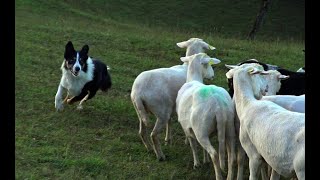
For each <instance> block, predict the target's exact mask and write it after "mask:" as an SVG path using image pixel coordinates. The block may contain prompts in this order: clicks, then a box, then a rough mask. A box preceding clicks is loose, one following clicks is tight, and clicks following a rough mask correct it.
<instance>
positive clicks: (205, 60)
mask: <svg viewBox="0 0 320 180" xmlns="http://www.w3.org/2000/svg"><path fill="white" fill-rule="evenodd" d="M200 62H201V64H209V65H210V66H211V65H213V64H219V63H220V62H221V61H220V60H219V59H216V58H209V57H206V58H202V59H201V61H200Z"/></svg>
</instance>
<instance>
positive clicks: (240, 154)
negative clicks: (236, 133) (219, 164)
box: [237, 142, 247, 180]
mask: <svg viewBox="0 0 320 180" xmlns="http://www.w3.org/2000/svg"><path fill="white" fill-rule="evenodd" d="M246 158H247V156H246V152H245V151H244V149H243V148H242V146H241V144H240V142H239V144H238V152H237V164H238V172H237V180H243V170H244V168H243V166H244V163H245V159H246Z"/></svg>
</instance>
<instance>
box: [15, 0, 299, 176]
mask: <svg viewBox="0 0 320 180" xmlns="http://www.w3.org/2000/svg"><path fill="white" fill-rule="evenodd" d="M135 2H138V3H135ZM219 2H220V4H218V3H219ZM221 2H222V1H215V3H217V4H215V6H211V4H206V3H205V2H203V3H197V4H194V3H193V1H190V2H187V3H186V2H185V3H182V2H179V1H176V2H174V3H173V2H171V1H161V2H157V4H155V2H151V1H150V2H147V1H124V0H121V1H119V0H118V1H111V0H108V1H102V0H101V1H98V0H97V1H94V2H90V3H89V2H87V1H83V0H80V1H72V0H66V1H54V0H47V1H38V0H16V17H15V19H16V42H15V43H16V49H15V55H16V60H15V68H16V69H15V70H16V71H15V76H16V82H15V86H16V90H15V97H16V105H15V108H16V109H15V110H16V111H15V117H16V119H15V123H16V128H15V140H16V151H15V155H16V156H15V160H16V162H15V164H16V165H15V166H16V178H17V179H129V178H130V179H212V178H214V173H213V168H212V166H211V165H208V166H204V167H202V168H201V169H198V170H193V169H192V166H193V158H192V155H191V150H190V148H189V146H187V145H184V135H183V132H182V128H181V127H180V125H179V124H178V122H177V120H176V118H175V119H174V122H173V136H174V142H173V145H172V146H164V143H163V144H162V145H163V146H162V148H163V151H164V153H165V154H166V155H167V156H168V159H167V161H165V162H157V161H156V158H155V155H154V153H148V152H147V151H146V149H145V147H144V146H143V144H142V142H141V140H140V138H139V136H138V119H137V116H136V113H135V111H134V108H133V106H132V103H131V101H130V90H131V86H132V83H133V81H134V79H135V77H136V76H137V75H138V74H139V73H140V72H142V71H144V70H149V69H154V68H159V67H170V66H173V65H176V64H181V62H180V60H179V57H180V56H183V55H184V54H185V50H184V49H180V48H178V47H177V46H176V45H175V44H176V43H177V42H180V41H184V40H187V39H189V38H190V37H200V38H203V39H204V40H205V41H206V42H208V43H209V44H211V45H213V46H215V47H216V48H217V50H216V51H214V52H208V54H209V55H211V56H214V57H217V58H219V59H221V60H222V63H221V64H218V65H217V67H216V68H215V74H216V75H215V79H214V80H212V81H206V83H208V84H209V83H213V84H216V85H219V86H222V87H227V84H226V78H225V73H226V71H227V70H226V69H225V68H224V64H235V63H238V62H239V61H242V60H245V59H248V58H256V59H259V60H261V61H263V62H266V63H270V64H277V65H279V66H282V67H286V68H288V69H291V70H296V69H298V68H299V67H301V66H303V65H304V54H303V52H302V49H304V42H303V40H297V41H281V39H282V36H281V38H280V40H278V41H274V42H267V41H259V40H257V41H254V42H250V41H246V40H241V36H239V34H237V33H235V32H234V31H235V30H239V33H240V34H241V33H244V32H246V30H245V29H246V28H244V27H245V26H247V25H243V27H242V28H241V26H234V27H232V28H230V29H229V28H228V30H225V29H223V28H222V30H221V28H220V33H218V34H217V35H216V32H214V31H212V28H209V27H214V26H215V25H214V24H210V25H208V26H204V25H207V23H208V22H209V20H210V19H211V20H212V22H218V21H219V22H223V18H216V16H218V15H219V16H221V12H220V11H217V9H222V8H221V7H220V6H218V5H223V4H222V3H221ZM230 2H234V3H230V6H228V7H230V8H231V7H232V6H235V8H236V4H237V3H238V4H240V5H241V4H242V5H243V3H244V2H242V1H230ZM275 2H276V1H275ZM184 4H188V5H190V6H191V5H192V6H193V8H189V9H188V7H185V6H184ZM253 4H254V3H253ZM253 4H249V3H248V4H247V7H251V6H252V7H254V5H253ZM278 4H280V2H278ZM209 5H210V6H209ZM190 6H189V7H190ZM279 8H280V7H279ZM225 9H226V10H225V13H227V12H229V11H230V13H231V12H233V13H235V12H236V11H235V10H234V9H233V10H231V9H228V8H225ZM227 9H228V10H227ZM164 12H166V13H164ZM186 12H187V13H186ZM201 12H203V13H201ZM217 12H219V13H220V14H218V13H217ZM288 12H289V11H288ZM238 13H239V14H241V13H240V12H238ZM242 13H249V12H248V11H244V12H242ZM251 13H252V14H253V15H254V14H255V13H256V9H255V10H254V11H253V12H251ZM198 15H199V16H198ZM224 17H225V18H226V19H225V22H228V21H229V20H230V19H232V18H235V17H237V18H240V16H239V15H238V14H233V15H232V14H228V15H225V16H224ZM281 17H282V18H283V16H281ZM186 18H187V19H189V20H188V21H187V20H186ZM228 18H229V19H228ZM243 18H245V17H243ZM246 18H248V17H246ZM290 18H292V17H290ZM178 19H179V21H178ZM215 19H216V20H215ZM218 19H220V20H218ZM248 19H250V18H248ZM211 20H210V21H211ZM246 20H247V19H245V20H243V21H245V22H246ZM296 20H297V21H298V20H299V18H297V19H296ZM227 24H229V23H226V25H225V27H227V26H228V27H229V26H230V27H231V26H232V25H231V23H230V24H229V25H227ZM239 24H240V23H239ZM249 24H251V23H249ZM266 24H267V23H266ZM276 24H278V23H276ZM300 26H301V24H299V23H297V24H296V27H300ZM198 27H199V28H198ZM197 28H198V29H197ZM286 28H289V26H286ZM218 29H219V28H218ZM290 29H291V28H290ZM302 29H304V28H303V27H302ZM266 31H267V28H266ZM270 32H272V33H274V34H277V35H279V36H280V35H281V33H282V31H279V32H277V33H276V32H275V31H274V30H271V31H270ZM222 33H225V34H222ZM300 33H302V31H301V32H300ZM229 34H233V36H232V37H229V38H226V37H228V36H229ZM289 34H295V33H294V32H293V31H291V30H290V33H288V34H286V35H289ZM299 36H300V35H298V33H297V36H292V37H293V38H294V39H299V38H296V37H299ZM274 37H276V36H274ZM283 37H284V36H283ZM68 40H72V41H73V44H74V45H75V48H76V49H80V48H81V47H82V46H83V45H84V44H88V45H89V48H90V50H89V54H90V55H91V56H93V57H95V58H99V59H101V60H102V61H103V62H105V63H106V64H108V65H109V66H110V67H111V71H110V73H111V76H112V81H113V87H112V90H110V91H109V92H108V94H104V93H101V92H98V93H97V95H96V97H95V98H94V99H92V100H90V101H88V102H86V103H85V104H84V109H83V111H80V112H78V111H77V110H76V109H75V108H76V106H75V105H70V106H66V107H65V110H64V111H63V112H61V113H58V112H56V111H55V109H54V96H55V93H56V90H57V87H58V83H59V81H60V78H61V71H60V69H59V68H60V66H61V63H62V61H63V52H64V46H65V44H66V43H67V41H68ZM161 139H162V140H164V133H163V134H162V136H161ZM212 141H213V143H214V144H216V140H215V138H213V139H212ZM246 175H248V172H246Z"/></svg>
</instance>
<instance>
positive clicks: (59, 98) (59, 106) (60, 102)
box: [54, 84, 65, 111]
mask: <svg viewBox="0 0 320 180" xmlns="http://www.w3.org/2000/svg"><path fill="white" fill-rule="evenodd" d="M64 90H65V88H64V87H62V86H61V84H59V87H58V91H57V94H56V96H55V101H54V104H55V108H56V110H57V111H62V110H63V100H62V95H63V91H64Z"/></svg>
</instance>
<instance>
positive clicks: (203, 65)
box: [180, 53, 221, 79]
mask: <svg viewBox="0 0 320 180" xmlns="http://www.w3.org/2000/svg"><path fill="white" fill-rule="evenodd" d="M180 59H181V61H182V62H188V64H189V68H188V71H189V70H190V72H191V73H196V71H199V69H201V75H202V77H203V78H207V79H212V78H213V76H214V71H213V68H212V66H211V65H213V64H218V63H220V62H221V61H220V60H219V59H216V58H212V57H210V56H208V55H207V54H206V53H197V54H194V55H192V56H187V57H181V58H180Z"/></svg>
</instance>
